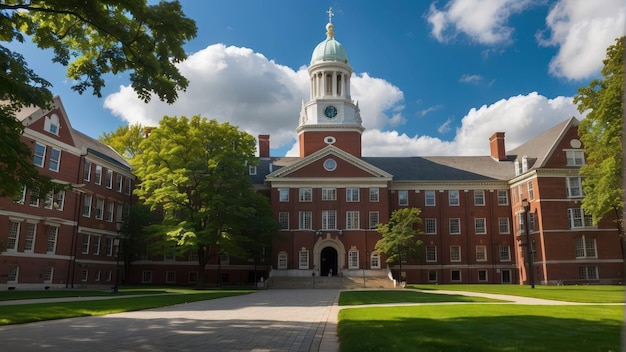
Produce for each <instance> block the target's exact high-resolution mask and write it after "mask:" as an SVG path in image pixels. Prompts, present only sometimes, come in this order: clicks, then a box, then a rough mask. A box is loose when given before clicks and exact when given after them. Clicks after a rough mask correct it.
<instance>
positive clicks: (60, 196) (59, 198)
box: [53, 190, 65, 211]
mask: <svg viewBox="0 0 626 352" xmlns="http://www.w3.org/2000/svg"><path fill="white" fill-rule="evenodd" d="M54 198H55V203H54V204H53V206H54V207H55V208H56V210H58V211H63V207H65V191H64V190H62V191H58V192H57V193H56V194H55V197H54Z"/></svg>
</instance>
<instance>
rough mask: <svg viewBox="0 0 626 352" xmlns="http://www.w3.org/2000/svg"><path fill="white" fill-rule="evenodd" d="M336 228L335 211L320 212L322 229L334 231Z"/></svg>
mask: <svg viewBox="0 0 626 352" xmlns="http://www.w3.org/2000/svg"><path fill="white" fill-rule="evenodd" d="M336 228H337V211H336V210H322V229H324V230H334V229H336Z"/></svg>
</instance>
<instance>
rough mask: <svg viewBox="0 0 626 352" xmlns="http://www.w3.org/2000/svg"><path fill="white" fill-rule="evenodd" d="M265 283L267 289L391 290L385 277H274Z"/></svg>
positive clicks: (390, 282) (389, 281)
mask: <svg viewBox="0 0 626 352" xmlns="http://www.w3.org/2000/svg"><path fill="white" fill-rule="evenodd" d="M268 281H269V282H267V287H269V288H275V289H287V288H289V289H297V288H302V289H313V288H337V289H344V290H349V289H360V288H393V281H391V280H389V279H388V278H387V277H348V276H311V277H293V276H274V277H272V278H271V279H270V280H268Z"/></svg>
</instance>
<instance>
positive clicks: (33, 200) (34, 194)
mask: <svg viewBox="0 0 626 352" xmlns="http://www.w3.org/2000/svg"><path fill="white" fill-rule="evenodd" d="M28 205H30V206H31V207H38V206H39V188H37V187H35V188H33V189H31V190H30V199H29V201H28Z"/></svg>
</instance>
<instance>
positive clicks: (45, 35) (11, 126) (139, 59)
mask: <svg viewBox="0 0 626 352" xmlns="http://www.w3.org/2000/svg"><path fill="white" fill-rule="evenodd" d="M195 35H196V25H195V23H194V21H192V20H191V19H188V18H186V17H185V15H184V14H183V13H182V8H181V5H180V3H179V2H178V1H172V2H160V3H159V4H157V5H148V4H147V2H146V0H138V1H130V0H122V1H119V0H118V1H112V0H102V1H91V0H73V1H68V0H33V1H25V0H6V1H2V2H0V42H14V41H17V42H20V43H21V42H24V41H25V39H26V38H28V39H29V40H32V41H33V42H34V43H35V44H37V46H38V47H39V48H41V49H52V50H53V51H54V58H53V62H56V63H60V64H62V65H64V66H67V75H68V77H69V78H70V79H71V80H72V81H73V82H75V84H74V86H73V87H72V88H73V89H74V90H76V91H77V92H79V93H83V92H85V91H86V90H88V89H91V90H92V91H93V94H94V95H97V96H101V91H102V88H103V87H104V83H105V80H104V76H105V75H106V74H120V73H122V72H125V71H131V74H130V81H131V85H132V87H133V89H134V90H135V91H136V92H137V94H138V96H139V97H140V98H141V99H143V100H145V101H148V100H150V98H151V94H152V93H154V94H156V95H157V96H158V97H159V98H160V99H161V100H164V101H167V102H168V103H171V102H173V101H175V100H176V98H177V96H178V93H177V91H178V90H184V89H185V88H186V87H187V85H188V81H187V79H185V78H184V77H183V76H182V75H181V74H180V72H179V71H178V69H177V67H176V65H175V64H176V63H178V62H181V61H182V60H184V59H185V58H186V54H185V52H184V50H183V44H184V43H185V42H186V41H188V40H190V39H192V38H194V37H195ZM0 82H2V84H0V102H2V104H0V126H1V127H2V129H1V130H0V145H2V146H3V148H2V149H1V150H0V196H7V195H10V196H15V195H17V194H18V193H19V191H20V190H21V189H22V187H23V186H24V185H26V186H27V187H29V188H35V187H39V188H40V189H42V190H46V189H49V188H50V187H51V186H52V185H50V179H49V178H47V177H45V176H41V175H40V174H39V173H38V170H37V169H36V168H35V166H34V165H32V162H30V161H31V160H32V152H31V150H30V148H29V147H28V146H26V145H24V144H23V143H22V142H21V139H20V137H21V135H22V133H23V129H24V127H23V126H22V124H21V121H18V120H17V118H16V114H17V112H18V111H19V110H20V109H22V108H24V107H29V106H36V107H41V108H43V109H46V108H49V106H50V104H51V102H52V92H51V91H50V90H49V88H50V87H51V84H50V82H48V81H46V80H45V79H44V78H42V77H40V76H38V75H37V73H35V72H34V71H33V70H32V69H31V68H29V67H28V64H27V62H26V61H25V60H24V57H23V56H22V55H21V54H19V53H17V52H13V51H11V50H9V49H8V48H7V47H6V46H4V45H0Z"/></svg>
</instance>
